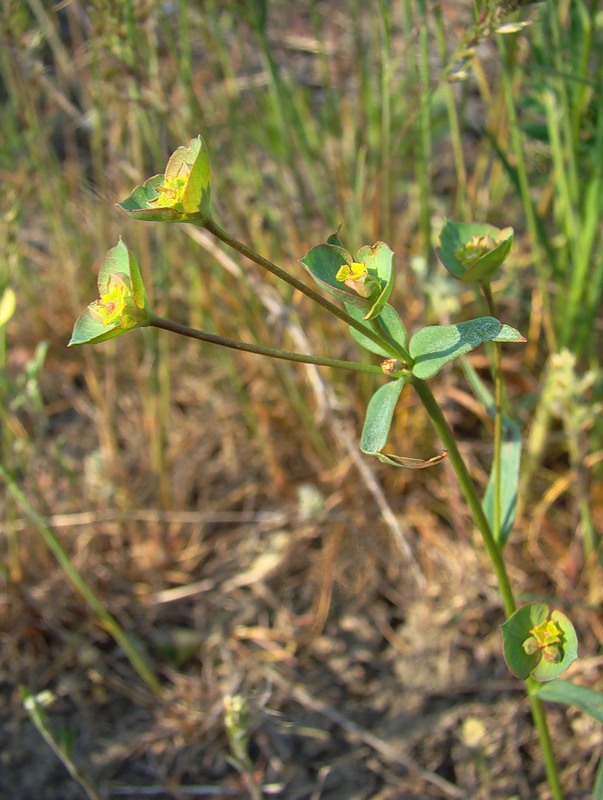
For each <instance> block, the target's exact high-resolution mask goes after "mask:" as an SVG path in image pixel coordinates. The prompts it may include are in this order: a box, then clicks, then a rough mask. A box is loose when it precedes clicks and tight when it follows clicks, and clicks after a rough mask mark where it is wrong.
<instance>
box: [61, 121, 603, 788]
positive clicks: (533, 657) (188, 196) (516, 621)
mask: <svg viewBox="0 0 603 800" xmlns="http://www.w3.org/2000/svg"><path fill="white" fill-rule="evenodd" d="M210 192H211V172H210V164H209V157H208V153H207V148H206V145H205V142H204V141H203V139H202V138H201V136H198V137H197V138H195V139H193V140H192V141H191V142H190V143H189V144H188V146H186V147H179V148H178V149H177V150H176V151H175V153H174V154H173V155H172V156H171V158H170V159H169V161H168V164H167V167H166V169H165V172H164V173H163V174H161V175H156V176H154V177H152V178H150V179H149V180H147V181H146V182H145V183H144V184H143V185H142V186H138V187H136V188H135V189H134V191H133V192H132V193H131V194H130V196H129V197H127V198H126V199H125V200H124V201H123V202H122V203H120V204H119V205H120V207H121V208H122V209H123V210H124V211H126V212H127V213H128V214H129V215H131V216H133V217H135V218H137V219H140V220H146V221H157V222H183V223H187V224H193V225H197V226H200V227H203V228H206V229H207V230H208V231H210V232H211V233H213V234H214V235H215V236H216V237H217V238H219V239H220V240H222V241H223V242H224V243H225V244H227V245H229V246H230V247H233V248H234V249H235V250H237V251H238V252H240V253H242V254H244V255H245V256H247V257H248V258H250V259H251V260H252V261H254V262H255V263H257V264H258V265H259V266H261V267H263V268H264V269H267V270H268V271H269V272H271V273H272V274H274V275H276V276H277V277H279V278H281V279H282V280H284V281H286V282H287V283H289V284H290V285H291V286H293V287H294V288H295V289H297V290H299V291H300V292H302V293H303V294H305V295H306V296H307V297H309V298H310V299H311V300H313V301H314V302H316V303H318V304H319V305H320V306H321V307H322V308H323V309H325V310H326V311H328V312H330V313H332V314H334V315H335V316H336V317H338V318H339V319H341V320H342V321H344V322H345V323H346V324H347V325H348V328H349V331H350V334H351V335H352V337H353V338H354V340H355V341H356V342H357V343H358V344H359V345H360V346H361V347H363V348H365V349H366V350H368V351H369V352H371V353H373V354H374V355H376V356H378V357H379V359H380V363H379V364H365V363H360V362H354V361H343V360H338V359H331V358H326V357H323V356H320V355H306V354H302V353H293V352H289V351H285V350H282V349H279V348H275V347H266V346H263V345H260V344H257V343H250V342H241V341H237V340H233V339H227V338H225V337H222V336H219V335H217V334H211V333H208V332H205V331H199V330H195V329H193V328H189V327H187V326H185V325H181V324H179V323H177V322H174V321H171V320H168V319H164V318H162V317H159V316H158V315H157V314H155V312H154V311H153V310H152V309H151V308H150V306H149V303H148V299H147V294H146V291H145V289H144V286H143V284H142V278H141V275H140V270H139V268H138V264H137V262H136V259H135V258H134V256H133V255H132V253H131V252H130V251H129V250H128V248H127V247H126V245H125V243H124V242H123V241H122V240H121V239H120V241H119V242H118V244H117V245H116V246H115V247H114V248H113V249H112V250H110V251H109V253H108V254H107V257H106V259H105V261H104V262H103V265H102V267H101V270H100V275H99V280H98V286H99V295H100V296H99V299H98V300H96V301H94V302H92V303H91V304H90V305H89V306H88V308H87V309H86V310H85V311H84V312H83V314H82V315H81V316H80V317H79V319H78V320H77V322H76V324H75V327H74V331H73V336H72V338H71V341H70V344H87V343H90V344H92V343H98V342H102V341H105V340H107V339H110V338H113V337H115V336H119V335H121V334H123V333H126V332H128V331H130V330H133V329H134V328H137V327H144V326H149V325H150V326H154V327H157V328H161V329H164V330H168V331H171V332H174V333H178V334H181V335H183V336H187V337H190V338H194V339H199V340H202V341H207V342H210V343H213V344H217V345H220V346H225V347H231V348H235V349H238V350H245V351H248V352H252V353H257V354H260V355H266V356H270V357H273V358H281V359H287V360H290V361H298V362H303V363H312V364H317V365H323V366H329V367H337V368H341V369H347V370H354V371H359V372H366V373H374V374H376V375H380V376H382V377H385V378H386V379H387V380H386V382H385V383H384V384H383V385H381V386H380V387H379V388H377V389H376V391H375V393H374V394H373V397H372V398H371V400H370V402H369V404H368V407H367V411H366V418H365V422H364V426H363V430H362V434H361V437H360V448H361V450H362V451H363V452H364V453H366V454H367V455H371V456H374V457H376V458H378V459H380V460H381V461H383V462H385V463H387V464H390V465H392V466H395V467H403V468H410V469H422V468H426V467H433V466H435V465H437V464H438V463H439V462H441V461H442V460H443V459H444V458H446V457H448V458H449V460H450V462H451V465H452V467H453V469H454V471H455V473H456V476H457V478H458V481H459V485H460V487H461V490H462V492H463V494H464V497H465V499H466V501H467V503H468V505H469V508H470V510H471V513H472V515H473V519H474V522H475V525H476V527H477V528H478V530H479V531H480V533H481V535H482V539H483V542H484V545H485V548H486V551H487V553H488V556H489V557H490V561H491V563H492V567H493V570H494V572H495V575H496V578H497V580H498V585H499V590H500V594H501V600H502V604H503V608H504V612H505V617H506V622H505V623H504V625H503V627H502V633H503V641H504V654H505V658H506V661H507V664H508V665H509V668H510V669H511V670H512V671H513V672H514V673H515V674H516V675H517V676H518V677H519V678H521V679H522V680H524V681H525V684H526V688H527V691H528V694H529V698H530V702H531V706H532V714H533V717H534V722H535V725H536V728H537V731H538V735H539V737H540V742H541V745H542V751H543V757H544V761H545V767H546V772H547V777H548V781H549V784H550V788H551V793H552V796H553V797H554V798H555V800H560V798H562V790H561V786H560V782H559V777H558V771H557V766H556V763H555V758H554V755H553V751H552V747H551V741H550V737H549V732H548V729H547V724H546V718H545V714H544V709H543V706H542V702H541V700H540V697H539V695H542V696H545V697H547V698H548V699H551V700H553V701H555V702H565V703H574V704H577V705H580V706H581V707H588V706H589V705H590V706H592V707H594V708H595V712H593V711H592V710H591V709H589V710H590V713H594V715H595V716H597V718H601V717H603V713H601V712H600V711H599V712H597V709H599V710H600V701H598V705H597V704H596V702H595V700H594V699H593V698H595V697H596V698H599V695H597V694H596V693H594V692H589V690H586V689H581V687H576V686H574V685H573V684H571V683H569V682H568V681H559V680H558V676H559V675H560V674H561V672H563V671H564V670H565V669H567V667H568V666H569V665H570V664H571V663H572V661H573V660H574V659H575V658H576V657H577V643H576V636H575V632H574V629H573V627H572V624H571V622H570V621H569V619H568V618H567V617H566V616H565V615H564V614H561V612H559V611H556V610H553V611H551V610H550V609H549V608H548V606H546V605H544V604H537V603H535V604H530V605H527V606H523V607H522V608H520V609H519V610H517V608H516V601H515V597H514V594H513V590H512V587H511V584H510V581H509V577H508V573H507V569H506V566H505V562H504V558H503V551H504V546H505V542H506V541H507V538H508V536H509V534H510V533H511V530H512V527H513V519H514V513H515V506H516V499H517V478H518V474H519V455H520V447H521V444H520V437H519V434H518V430H517V427H516V426H515V425H514V423H513V422H512V420H511V419H510V418H509V417H508V416H507V415H506V414H505V413H504V410H503V399H504V386H503V374H502V367H501V356H500V348H499V345H500V344H502V343H521V342H525V339H524V337H523V336H522V335H521V334H520V333H519V331H517V330H516V329H515V328H512V327H510V326H509V325H506V324H504V323H502V322H500V321H499V320H498V319H497V318H496V316H495V307H494V300H493V296H492V291H491V281H492V279H493V277H494V275H495V273H496V272H497V271H498V270H499V269H500V267H501V266H502V265H503V263H504V261H505V259H506V258H507V256H508V254H509V252H510V250H511V247H512V244H513V230H512V229H511V228H505V229H503V230H499V229H497V228H494V227H493V226H491V225H486V224H478V223H475V224H464V223H455V222H452V221H449V222H447V223H446V225H445V226H444V228H443V230H442V233H441V237H440V247H439V249H438V256H439V258H440V260H441V261H442V263H443V264H444V266H445V267H446V268H447V269H448V270H449V272H450V273H451V274H452V275H453V276H454V277H455V278H456V279H458V280H459V281H462V282H463V283H476V284H477V285H478V287H479V288H480V289H481V291H482V292H483V294H484V297H485V300H486V303H487V306H488V311H489V315H488V316H484V317H479V318H477V319H471V320H467V321H463V322H459V323H457V324H453V325H435V326H428V327H425V328H422V329H420V330H418V331H416V332H415V333H414V335H413V336H412V337H410V339H409V337H408V335H407V332H406V328H405V326H404V323H403V321H402V319H401V318H400V315H399V314H398V312H397V310H396V309H395V308H394V307H393V306H391V305H390V304H389V303H388V300H389V298H390V295H391V292H392V288H393V283H394V275H395V273H394V269H393V260H394V253H393V252H392V251H391V249H390V248H389V247H388V246H387V244H385V243H384V242H377V243H376V244H373V245H371V246H369V245H367V246H364V247H362V248H360V250H359V251H358V252H357V253H356V255H352V254H351V253H350V252H349V251H348V250H347V249H346V248H345V247H344V245H343V242H342V241H341V239H340V237H339V231H338V232H337V233H334V234H332V235H331V236H329V237H328V239H327V241H326V242H325V243H323V244H319V245H317V246H315V247H312V248H311V249H310V250H308V252H307V253H306V255H305V256H303V258H302V259H301V264H302V266H303V267H304V268H305V270H306V271H307V272H308V273H309V274H310V275H311V277H312V278H313V279H314V281H315V282H316V283H317V285H318V287H319V289H321V290H322V291H324V292H326V293H327V294H329V295H331V296H332V297H333V298H334V299H335V300H336V301H338V303H339V304H336V303H334V302H332V301H331V300H329V299H327V298H326V297H325V296H324V295H323V294H321V293H320V292H318V291H316V290H315V289H313V288H311V287H310V286H308V285H307V284H306V283H304V282H303V281H301V280H299V279H298V278H297V277H295V276H294V275H292V274H290V273H288V272H286V271H285V270H283V269H281V268H280V267H278V266H277V265H275V264H273V263H272V262H271V261H269V260H268V259H266V258H264V257H263V256H261V255H260V254H258V253H256V252H254V251H253V250H251V249H250V248H249V247H247V246H246V245H245V244H243V243H242V242H239V241H238V240H237V239H235V238H234V237H233V236H231V235H230V234H229V233H227V232H226V231H225V230H223V229H222V228H221V227H220V226H219V225H218V224H217V223H216V222H215V221H214V220H213V218H212V213H211V202H210ZM485 342H492V343H494V345H495V351H494V353H495V355H494V363H493V375H494V384H495V396H494V398H492V397H491V395H490V393H489V392H488V390H487V389H486V387H485V386H484V385H483V384H482V383H481V381H480V379H479V378H478V377H477V375H476V374H475V373H474V372H473V371H472V370H471V368H470V366H469V365H467V364H465V365H464V366H465V370H466V374H467V377H468V379H469V383H470V386H471V388H472V389H473V391H474V392H475V393H476V394H477V396H478V399H480V400H481V401H482V402H483V403H484V404H485V405H486V407H487V408H488V410H489V411H490V412H491V415H492V417H493V419H494V458H493V464H492V470H491V475H490V480H489V483H488V487H487V489H486V492H485V495H484V497H483V498H480V497H479V495H478V492H477V488H476V486H475V484H474V482H473V480H472V478H471V476H470V474H469V471H468V469H467V466H466V464H465V461H464V460H463V458H462V456H461V454H460V452H459V449H458V447H457V444H456V441H455V438H454V435H453V433H452V431H451V429H450V427H449V426H448V423H447V422H446V419H445V417H444V415H443V413H442V411H441V409H440V407H439V405H438V404H437V402H436V400H435V398H434V396H433V394H432V392H431V389H430V387H429V385H428V383H427V381H428V380H429V379H431V378H433V377H434V376H435V375H437V373H438V372H439V371H440V370H441V369H442V368H443V367H444V366H445V365H446V364H448V363H450V362H451V361H453V360H455V359H459V358H462V357H463V356H464V355H466V354H467V353H468V352H470V351H471V350H473V349H474V348H476V347H478V346H480V345H481V344H483V343H485ZM407 385H408V386H412V388H413V389H414V390H415V391H416V392H417V394H418V396H419V397H420V399H421V401H422V403H423V405H424V407H425V409H426V411H427V413H428V415H429V417H430V419H431V421H432V423H433V426H434V428H435V430H436V432H437V433H438V435H439V437H440V439H441V441H442V444H443V445H444V450H443V452H442V453H440V454H437V455H435V456H433V457H432V458H428V459H421V458H416V457H412V456H408V455H403V456H399V455H393V454H390V453H384V452H383V451H384V449H385V447H386V445H387V439H388V435H389V430H390V426H391V423H392V419H393V415H394V413H395V409H396V405H397V403H398V400H399V398H400V395H401V393H402V391H403V390H404V389H405V387H406V386H407ZM584 693H586V694H584ZM577 695H578V699H576V697H577ZM599 714H600V716H599ZM602 721H603V720H602Z"/></svg>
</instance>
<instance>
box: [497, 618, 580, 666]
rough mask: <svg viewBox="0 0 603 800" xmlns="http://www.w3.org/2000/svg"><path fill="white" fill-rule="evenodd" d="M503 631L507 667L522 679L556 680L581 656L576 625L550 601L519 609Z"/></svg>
mask: <svg viewBox="0 0 603 800" xmlns="http://www.w3.org/2000/svg"><path fill="white" fill-rule="evenodd" d="M502 634H503V651H504V654H505V661H506V662H507V666H508V667H509V669H510V670H511V672H512V673H513V674H514V675H516V676H517V677H518V678H521V679H522V680H525V679H526V678H528V677H532V678H534V679H535V680H537V681H552V680H553V679H555V678H558V677H559V675H561V674H562V673H563V672H565V670H566V669H567V668H568V667H569V665H570V664H572V663H573V662H574V661H575V660H576V658H577V657H578V639H577V637H576V631H575V630H574V626H573V625H572V623H571V622H570V620H569V619H568V618H567V617H566V616H565V614H562V613H561V611H550V609H549V607H548V606H547V605H546V603H530V604H529V605H527V606H523V607H522V608H520V609H518V610H517V611H516V612H515V613H514V614H512V615H511V616H510V617H509V619H508V620H507V621H506V622H505V623H504V624H503V626H502Z"/></svg>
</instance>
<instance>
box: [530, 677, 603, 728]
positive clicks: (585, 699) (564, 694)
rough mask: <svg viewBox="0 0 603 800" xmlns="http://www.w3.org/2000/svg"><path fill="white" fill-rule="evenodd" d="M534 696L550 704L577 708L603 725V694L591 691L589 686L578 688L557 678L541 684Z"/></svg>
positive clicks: (570, 682)
mask: <svg viewBox="0 0 603 800" xmlns="http://www.w3.org/2000/svg"><path fill="white" fill-rule="evenodd" d="M534 694H535V695H536V697H540V699H541V700H547V701H548V702H549V703H563V704H564V705H566V706H575V707H576V708H579V709H580V710H581V711H584V712H585V713H586V714H589V715H590V716H591V717H592V718H593V719H596V720H597V722H600V723H601V724H602V725H603V694H601V692H597V691H595V690H594V689H589V688H588V687H587V686H578V685H577V684H575V683H572V681H564V680H563V679H562V678H556V679H555V680H553V681H549V683H543V684H541V685H540V686H539V687H538V688H537V689H536V690H535V691H534Z"/></svg>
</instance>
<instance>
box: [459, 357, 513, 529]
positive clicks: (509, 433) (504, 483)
mask: <svg viewBox="0 0 603 800" xmlns="http://www.w3.org/2000/svg"><path fill="white" fill-rule="evenodd" d="M463 370H464V372H465V376H466V378H467V381H468V383H469V385H470V387H471V389H472V390H473V393H474V394H475V396H476V397H477V399H478V400H480V401H481V402H482V403H483V405H484V407H485V408H486V410H487V412H488V414H489V415H490V416H491V417H492V418H494V415H495V403H494V398H493V397H492V394H491V393H490V392H489V391H488V389H487V387H486V386H485V385H484V383H483V381H482V380H481V378H480V377H479V375H478V374H477V372H476V371H475V370H474V369H473V367H472V366H471V364H469V363H468V362H467V360H466V359H463ZM502 427H503V441H502V447H501V458H500V472H501V474H500V501H501V502H500V505H501V509H500V510H501V520H500V530H499V532H498V542H499V544H501V545H504V544H505V543H506V541H507V539H508V538H509V534H510V533H511V531H512V530H513V523H514V521H515V512H516V510H517V486H518V483H519V466H520V461H521V431H520V430H519V428H518V427H517V425H516V424H515V422H513V420H512V419H511V417H509V415H508V414H505V413H503V415H502ZM495 481H496V469H495V465H494V464H492V469H491V470H490V477H489V479H488V485H487V487H486V492H485V494H484V499H483V502H482V507H483V509H484V514H485V515H486V518H487V520H488V522H489V523H490V527H491V528H492V530H494V527H495V526H494V493H495Z"/></svg>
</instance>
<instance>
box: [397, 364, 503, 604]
mask: <svg viewBox="0 0 603 800" xmlns="http://www.w3.org/2000/svg"><path fill="white" fill-rule="evenodd" d="M412 384H413V386H414V388H415V391H416V392H417V394H418V395H419V397H420V398H421V402H422V403H423V405H424V406H425V410H426V411H427V413H428V414H429V418H430V419H431V424H432V425H433V427H434V428H435V430H436V433H437V434H438V436H439V437H440V440H441V442H442V444H443V445H444V447H445V448H446V450H447V451H448V458H449V460H450V463H451V465H452V468H453V469H454V472H455V474H456V477H457V480H458V482H459V485H460V487H461V491H462V493H463V495H464V497H465V500H466V501H467V505H468V506H469V508H470V509H471V513H472V515H473V520H474V522H475V524H476V525H477V527H478V530H479V532H480V533H481V535H482V539H483V540H484V546H485V548H486V552H487V553H488V556H489V557H490V561H491V562H492V567H493V569H494V573H495V575H496V578H497V580H498V586H499V590H500V594H501V597H502V601H503V607H504V609H505V616H506V617H510V616H511V614H513V613H514V611H515V609H516V606H515V598H514V597H513V590H512V589H511V584H510V582H509V576H508V575H507V569H506V567H505V563H504V561H503V557H502V551H501V549H500V547H499V546H498V544H497V543H496V541H495V539H494V536H493V534H492V530H491V528H490V524H489V523H488V520H487V519H486V515H485V514H484V510H483V508H482V504H481V501H480V499H479V497H478V495H477V492H476V489H475V485H474V483H473V480H472V479H471V476H470V475H469V470H468V469H467V465H466V464H465V461H464V460H463V457H462V456H461V454H460V452H459V449H458V447H457V445H456V441H455V438H454V434H453V433H452V431H451V429H450V427H449V425H448V423H447V422H446V418H445V417H444V415H443V414H442V411H441V409H440V407H439V405H438V404H437V402H436V399H435V397H434V396H433V394H432V392H431V389H430V388H429V386H428V385H427V383H426V382H425V381H420V380H418V379H417V378H413V379H412Z"/></svg>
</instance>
